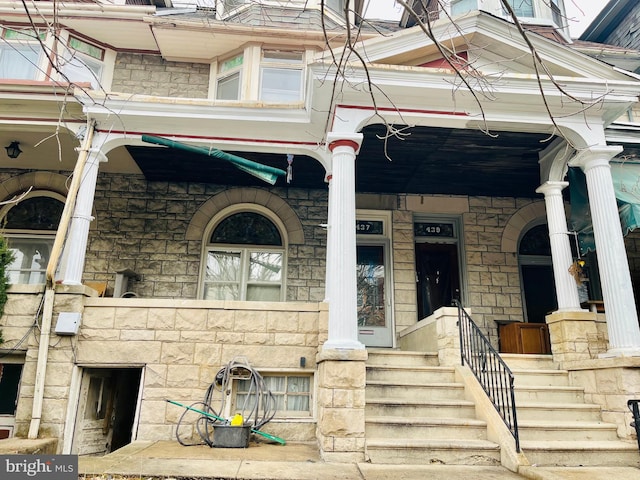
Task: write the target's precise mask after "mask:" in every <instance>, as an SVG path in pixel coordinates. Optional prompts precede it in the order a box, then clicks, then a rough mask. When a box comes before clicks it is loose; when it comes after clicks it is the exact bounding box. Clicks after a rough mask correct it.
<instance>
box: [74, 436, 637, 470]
mask: <svg viewBox="0 0 640 480" xmlns="http://www.w3.org/2000/svg"><path fill="white" fill-rule="evenodd" d="M79 470H80V474H81V475H85V476H86V477H87V478H89V479H90V478H102V479H104V478H105V475H111V476H117V475H121V476H131V477H136V478H140V477H165V478H167V477H169V478H170V477H174V478H185V477H186V478H208V479H225V480H227V479H229V480H231V479H234V480H236V479H237V480H241V479H246V480H424V479H429V480H470V479H473V480H519V479H523V478H530V479H535V480H578V479H579V480H614V479H615V480H638V479H640V469H638V468H620V467H610V468H608V467H592V468H585V467H576V468H558V467H523V468H522V469H521V471H520V474H516V473H513V472H510V471H509V470H507V469H505V468H502V467H487V466H473V465H382V464H370V463H357V464H355V463H353V464H341V463H340V464H338V463H325V462H323V461H322V459H321V458H320V456H319V453H318V450H317V447H316V446H315V445H309V444H295V443H294V444H287V445H286V446H282V445H271V444H265V443H254V442H252V443H251V445H250V446H249V448H209V447H207V446H191V447H184V446H182V445H180V444H179V443H177V442H171V441H167V442H134V443H132V444H130V445H127V446H126V447H124V448H121V449H119V450H117V451H115V452H113V453H111V454H109V455H106V456H104V457H81V458H80V459H79Z"/></svg>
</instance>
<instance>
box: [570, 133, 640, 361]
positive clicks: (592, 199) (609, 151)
mask: <svg viewBox="0 0 640 480" xmlns="http://www.w3.org/2000/svg"><path fill="white" fill-rule="evenodd" d="M620 151H622V148H621V147H619V146H603V145H601V146H593V147H589V148H587V149H586V150H583V151H580V152H579V153H578V155H576V157H575V158H574V159H573V160H571V161H570V162H569V164H570V165H571V166H577V167H580V168H581V169H582V170H583V171H584V173H585V176H586V178H587V191H588V193H589V207H590V209H591V218H592V221H593V234H594V238H595V242H596V251H597V253H598V270H599V272H600V281H601V284H602V294H603V296H604V306H605V311H606V317H607V330H608V332H609V351H608V352H607V355H608V356H631V355H634V356H636V355H640V327H639V326H638V313H637V311H636V305H635V301H634V296H633V289H632V286H631V274H630V273H629V263H628V261H627V253H626V250H625V246H624V240H623V238H622V227H621V225H620V217H619V214H618V205H617V203H616V196H615V191H614V188H613V181H612V179H611V167H610V165H609V160H610V159H611V158H612V157H613V156H614V155H616V154H617V153H619V152H620Z"/></svg>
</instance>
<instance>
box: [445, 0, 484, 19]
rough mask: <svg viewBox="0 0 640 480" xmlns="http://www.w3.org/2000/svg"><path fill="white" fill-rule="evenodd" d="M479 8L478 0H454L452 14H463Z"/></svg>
mask: <svg viewBox="0 0 640 480" xmlns="http://www.w3.org/2000/svg"><path fill="white" fill-rule="evenodd" d="M477 9H478V0H452V1H451V16H456V15H462V14H463V13H467V12H470V11H472V10H477Z"/></svg>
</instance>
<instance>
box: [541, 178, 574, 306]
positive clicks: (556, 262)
mask: <svg viewBox="0 0 640 480" xmlns="http://www.w3.org/2000/svg"><path fill="white" fill-rule="evenodd" d="M567 185H569V182H546V183H545V184H543V185H541V186H540V187H538V189H537V190H536V193H542V194H543V195H544V203H545V206H546V210H547V225H548V226H549V240H550V243H551V258H552V261H553V277H554V279H555V284H556V297H557V298H558V311H559V312H563V311H579V310H581V308H580V297H579V296H578V288H577V285H576V281H575V278H574V277H573V275H571V273H570V272H569V268H570V267H571V265H572V263H573V258H572V255H571V243H570V240H569V235H568V229H567V216H566V214H565V211H564V200H563V199H562V190H563V189H564V188H565V187H566V186H567Z"/></svg>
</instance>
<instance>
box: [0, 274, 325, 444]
mask: <svg viewBox="0 0 640 480" xmlns="http://www.w3.org/2000/svg"><path fill="white" fill-rule="evenodd" d="M29 288H31V287H29ZM92 293H93V292H92V291H90V290H89V289H86V288H84V287H63V286H59V287H58V289H57V293H56V301H55V307H54V316H53V327H52V329H55V322H56V320H57V315H58V313H59V312H61V311H81V312H82V324H81V327H80V332H79V335H78V336H70V337H68V336H65V337H59V336H57V335H55V334H52V337H51V342H50V345H51V347H50V349H49V361H48V364H47V373H46V377H45V398H44V411H43V416H42V423H41V430H40V432H41V433H40V436H49V437H55V438H59V439H62V437H63V432H64V428H65V421H66V416H67V408H68V400H69V396H70V394H71V395H72V394H73V392H70V384H71V377H72V372H73V368H74V365H78V366H80V367H87V368H90V367H95V368H98V367H105V368H107V367H109V368H118V367H126V366H130V367H133V366H135V367H143V368H144V386H143V400H142V404H141V410H140V422H139V426H138V430H137V431H138V436H137V438H138V439H139V440H170V439H173V438H175V437H174V434H175V428H176V423H177V421H178V418H179V417H180V415H181V414H182V409H180V408H179V407H176V406H173V405H170V404H168V403H167V402H166V400H167V399H171V400H175V401H178V402H180V403H184V404H187V405H190V404H192V403H194V402H198V401H202V400H203V399H204V396H205V392H206V389H207V387H209V385H210V384H211V383H212V382H213V381H214V379H215V375H216V373H217V372H218V371H219V370H220V369H221V368H222V367H224V366H225V365H226V364H227V363H228V362H230V361H231V360H233V359H234V358H235V357H239V356H242V357H245V358H246V359H247V361H248V362H249V364H250V365H251V366H252V367H254V368H256V369H258V370H260V371H265V372H266V371H275V372H284V373H305V372H306V373H311V374H314V372H315V369H316V365H315V358H316V354H317V352H318V347H319V345H321V344H322V343H323V342H324V341H325V340H326V337H327V321H328V309H327V306H326V304H322V303H298V302H296V303H293V302H292V303H284V302H278V303H262V302H255V303H247V302H222V301H203V300H200V301H198V300H182V301H174V300H157V299H156V300H153V299H111V298H97V297H89V296H87V295H91V294H92ZM40 298H41V294H40V293H38V292H37V291H35V290H33V291H29V292H25V291H24V289H22V293H10V295H9V301H8V303H7V306H6V310H5V311H6V313H5V315H4V316H3V326H2V328H3V332H4V336H5V339H6V342H5V344H4V345H3V347H5V348H11V347H12V346H14V345H16V344H17V342H18V341H19V339H20V338H22V337H23V336H24V335H25V334H26V335H27V339H26V341H25V342H24V343H23V344H22V345H21V348H22V349H23V352H24V353H25V365H24V370H23V376H22V383H21V387H20V393H19V402H18V409H17V412H16V431H15V435H16V436H20V437H24V436H26V435H27V431H28V429H29V423H30V419H31V409H32V405H33V392H34V385H35V375H36V361H37V354H38V341H39V332H38V331H37V329H33V331H32V332H29V331H30V329H32V327H33V325H34V317H35V312H36V311H37V308H38V305H39V300H40ZM302 357H304V358H305V359H306V367H305V368H301V367H300V359H301V358H302ZM132 395H134V396H135V395H136V393H135V392H132ZM134 398H135V397H134ZM312 403H313V402H312ZM315 422H316V421H315V412H312V415H311V416H310V417H308V418H306V419H299V420H295V421H289V420H287V421H285V420H282V421H276V420H274V421H272V422H271V423H270V424H269V428H268V431H269V433H272V434H274V435H278V436H281V437H283V438H286V439H287V440H291V441H295V440H301V441H302V440H304V441H310V440H314V439H315V429H316V423H315ZM265 430H267V429H265ZM60 443H61V444H62V442H60Z"/></svg>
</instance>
